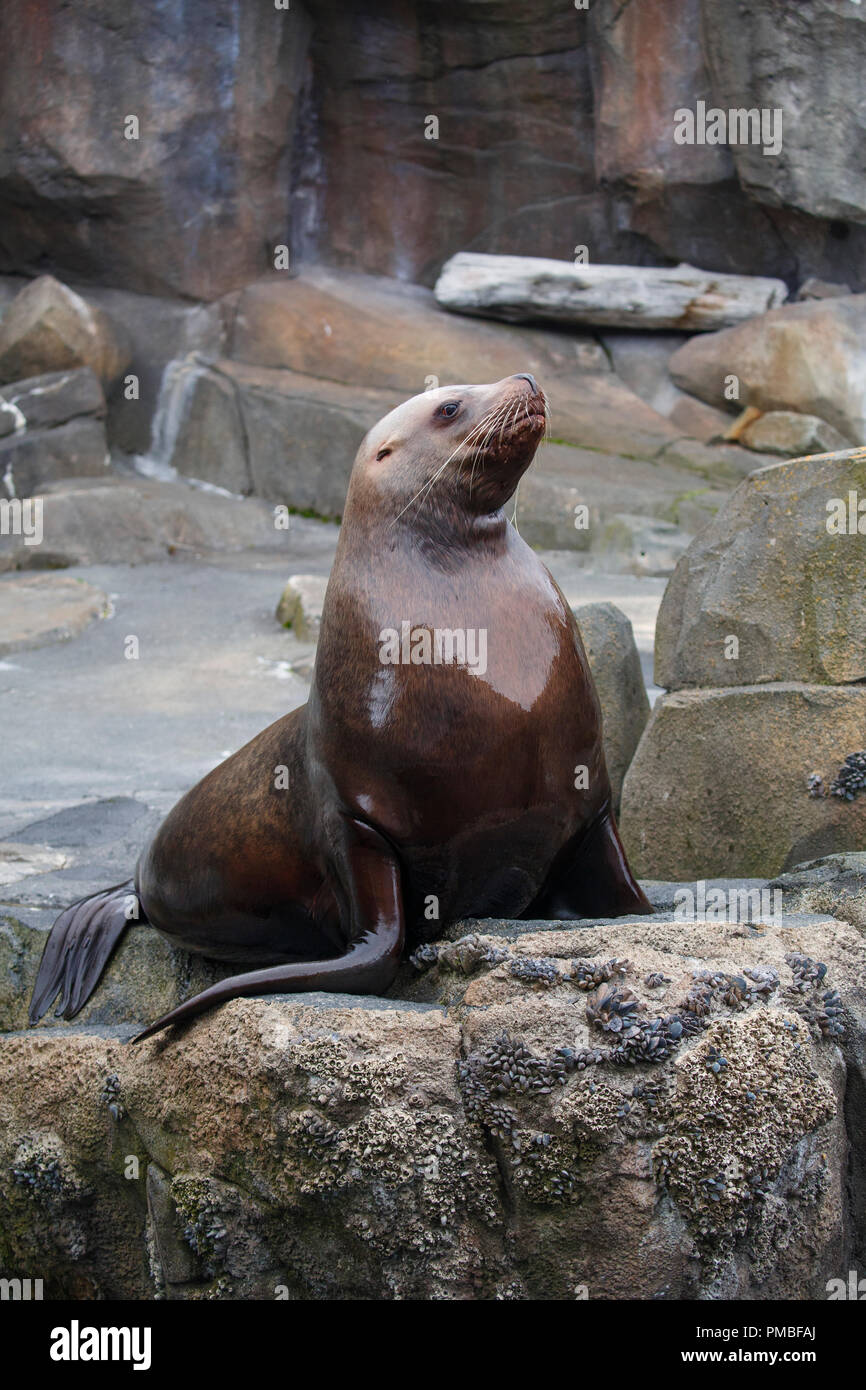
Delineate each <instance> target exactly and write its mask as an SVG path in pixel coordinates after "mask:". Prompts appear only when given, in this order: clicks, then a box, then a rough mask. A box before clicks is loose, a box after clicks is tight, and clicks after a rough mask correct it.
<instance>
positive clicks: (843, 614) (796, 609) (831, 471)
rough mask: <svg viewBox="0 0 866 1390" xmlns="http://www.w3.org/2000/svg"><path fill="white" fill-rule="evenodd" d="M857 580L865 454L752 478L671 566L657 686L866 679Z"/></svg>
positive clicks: (863, 563) (659, 634)
mask: <svg viewBox="0 0 866 1390" xmlns="http://www.w3.org/2000/svg"><path fill="white" fill-rule="evenodd" d="M852 494H853V495H854V511H853V513H852V512H851V496H852ZM858 500H859V501H860V502H861V503H862V509H861V511H860V512H858V511H857V503H858ZM840 516H842V517H843V518H844V530H840V523H839V517H840ZM852 521H853V528H852V527H851V522H852ZM858 523H859V524H860V525H859V528H858ZM864 576H866V449H856V450H851V451H846V452H843V453H840V454H827V455H824V456H819V457H813V458H805V459H793V460H791V461H790V462H787V463H778V464H775V465H773V466H772V467H769V468H761V469H758V470H757V471H756V472H755V473H753V474H752V475H751V476H750V477H749V478H747V479H746V480H745V481H744V482H742V483H741V484H740V486H739V487H738V488H737V490H736V492H734V494H733V495H732V496H731V497H730V499H729V500H728V501H727V502H726V503H725V504H724V506H723V507H722V508H721V509H720V511H718V512H717V514H716V516H715V518H714V519H713V520H712V521H711V522H710V524H709V525H708V526H707V527H706V529H705V530H704V531H702V532H700V534H699V535H698V536H697V537H696V538H695V539H694V540H693V541H692V543H691V545H690V547H689V549H688V550H687V551H686V552H685V554H684V555H683V556H682V557H681V559H680V560H679V562H678V564H677V568H676V570H675V571H674V574H673V576H672V578H671V581H670V583H669V585H668V588H667V591H666V593H665V597H664V601H663V603H662V606H661V610H660V612H659V619H658V626H657V628H656V667H655V678H656V681H657V683H658V684H659V685H662V686H664V687H666V688H667V689H669V690H677V689H680V688H681V687H683V686H728V685H749V684H753V683H758V682H761V681H786V680H802V681H827V682H830V683H843V682H848V681H863V680H866V603H864V597H863V591H864ZM732 639H734V640H732Z"/></svg>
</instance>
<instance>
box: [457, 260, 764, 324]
mask: <svg viewBox="0 0 866 1390" xmlns="http://www.w3.org/2000/svg"><path fill="white" fill-rule="evenodd" d="M435 294H436V299H437V302H438V303H439V304H441V305H442V307H443V308H444V309H453V310H455V311H456V312H457V313H462V314H478V315H480V316H481V317H482V318H493V319H504V320H505V321H506V322H507V323H531V322H534V321H536V320H539V319H543V320H549V321H550V322H553V323H558V324H579V325H599V326H601V327H605V328H642V329H662V328H675V329H678V330H679V331H681V332H685V333H707V332H711V331H712V330H713V329H716V328H727V327H730V326H731V325H732V324H735V323H741V322H742V321H743V320H744V319H749V318H754V317H755V316H756V315H758V314H763V313H766V312H767V310H768V309H773V308H775V307H776V305H778V304H784V302H785V300H786V298H787V296H788V290H787V287H786V285H785V283H784V281H783V280H769V279H761V278H760V277H758V276H747V275H713V274H710V273H708V272H707V271H704V270H696V269H695V267H694V266H690V265H680V266H675V267H669V266H661V267H659V266H635V265H594V264H586V265H574V264H573V263H572V262H571V261H554V260H545V259H543V258H542V257H540V256H490V255H481V254H479V253H478V252H466V251H461V252H459V253H458V255H456V256H452V257H451V259H450V260H449V261H446V263H445V265H444V266H443V267H442V271H441V273H440V275H439V279H438V280H437V281H436V289H435Z"/></svg>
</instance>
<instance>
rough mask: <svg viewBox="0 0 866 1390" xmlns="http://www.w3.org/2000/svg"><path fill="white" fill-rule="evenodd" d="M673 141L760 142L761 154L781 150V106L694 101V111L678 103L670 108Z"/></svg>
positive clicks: (712, 142)
mask: <svg viewBox="0 0 866 1390" xmlns="http://www.w3.org/2000/svg"><path fill="white" fill-rule="evenodd" d="M674 143H675V144H677V145H760V146H761V147H762V149H763V152H764V154H765V155H778V154H781V152H782V108H781V106H774V107H768V106H765V107H762V108H761V109H760V110H759V109H758V107H756V106H753V107H750V108H748V109H747V108H746V107H743V106H737V107H731V108H730V110H728V111H725V110H723V109H722V108H721V107H720V106H710V107H708V106H707V103H706V102H705V101H698V102H697V103H696V105H695V109H694V111H692V109H691V107H688V106H680V107H679V108H678V109H677V110H676V111H675V112H674Z"/></svg>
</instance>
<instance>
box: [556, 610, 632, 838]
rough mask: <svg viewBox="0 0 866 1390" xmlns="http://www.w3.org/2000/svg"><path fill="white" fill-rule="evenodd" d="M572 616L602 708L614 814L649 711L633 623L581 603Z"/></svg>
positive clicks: (617, 613)
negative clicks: (578, 631)
mask: <svg viewBox="0 0 866 1390" xmlns="http://www.w3.org/2000/svg"><path fill="white" fill-rule="evenodd" d="M574 616H575V617H576V618H577V622H578V626H579V627H580V635H581V637H582V638H583V645H584V647H585V648H586V654H587V656H588V658H589V665H590V670H591V671H592V678H593V680H594V681H595V688H596V690H597V691H598V698H599V702H600V704H601V715H602V728H603V730H604V756H605V761H606V763H607V770H608V773H609V774H610V785H611V791H612V795H613V808H614V810H615V811H616V812H617V813H618V812H619V803H620V797H621V795H622V784H623V779H624V777H625V774H626V772H627V771H628V766H629V763H630V762H631V760H632V758H633V757H634V751H635V749H636V748H637V746H638V744H639V742H640V736H641V734H642V733H643V731H644V727H645V725H646V722H647V720H648V719H649V712H650V707H649V699H648V697H647V693H646V686H645V685H644V679H643V671H642V670H641V664H640V656H639V654H638V649H637V645H636V643H635V640H634V632H633V631H632V626H631V623H630V622H629V620H628V618H627V617H626V615H625V613H623V611H622V609H621V608H617V607H616V605H615V604H613V603H584V604H581V605H580V607H579V608H575V610H574Z"/></svg>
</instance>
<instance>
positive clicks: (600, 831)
mask: <svg viewBox="0 0 866 1390" xmlns="http://www.w3.org/2000/svg"><path fill="white" fill-rule="evenodd" d="M652 911H653V909H652V906H651V904H650V903H649V901H648V899H647V898H646V896H645V894H644V892H643V889H642V888H641V887H640V884H639V883H638V881H637V879H636V878H635V877H634V875H633V874H632V871H631V869H630V868H629V866H628V859H627V858H626V853H625V850H624V848H623V844H622V841H621V840H620V838H619V831H618V830H617V825H616V821H615V820H614V817H613V812H612V811H611V809H610V806H609V805H607V806H605V807H603V809H602V811H601V812H600V813H599V815H598V816H597V817H596V818H595V820H594V821H593V822H592V824H591V825H590V826H589V827H588V828H587V829H586V830H585V831H584V832H583V834H582V836H581V838H580V840H579V841H578V843H577V844H576V845H575V846H574V847H573V848H571V847H568V849H567V852H566V853H565V854H564V855H563V856H562V857H561V858H560V860H559V862H558V863H557V864H555V865H554V867H553V869H552V870H551V873H550V875H549V877H548V880H547V883H546V884H545V885H544V888H543V889H542V891H541V893H540V894H539V895H538V897H537V898H536V900H535V902H534V903H532V904H531V905H530V907H529V908H527V910H526V911H525V912H524V913H523V916H524V917H533V918H534V917H539V918H541V917H552V918H554V919H557V920H559V921H571V920H573V919H575V918H580V917H626V916H630V915H632V914H635V915H637V914H640V915H646V914H648V913H651V912H652Z"/></svg>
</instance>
